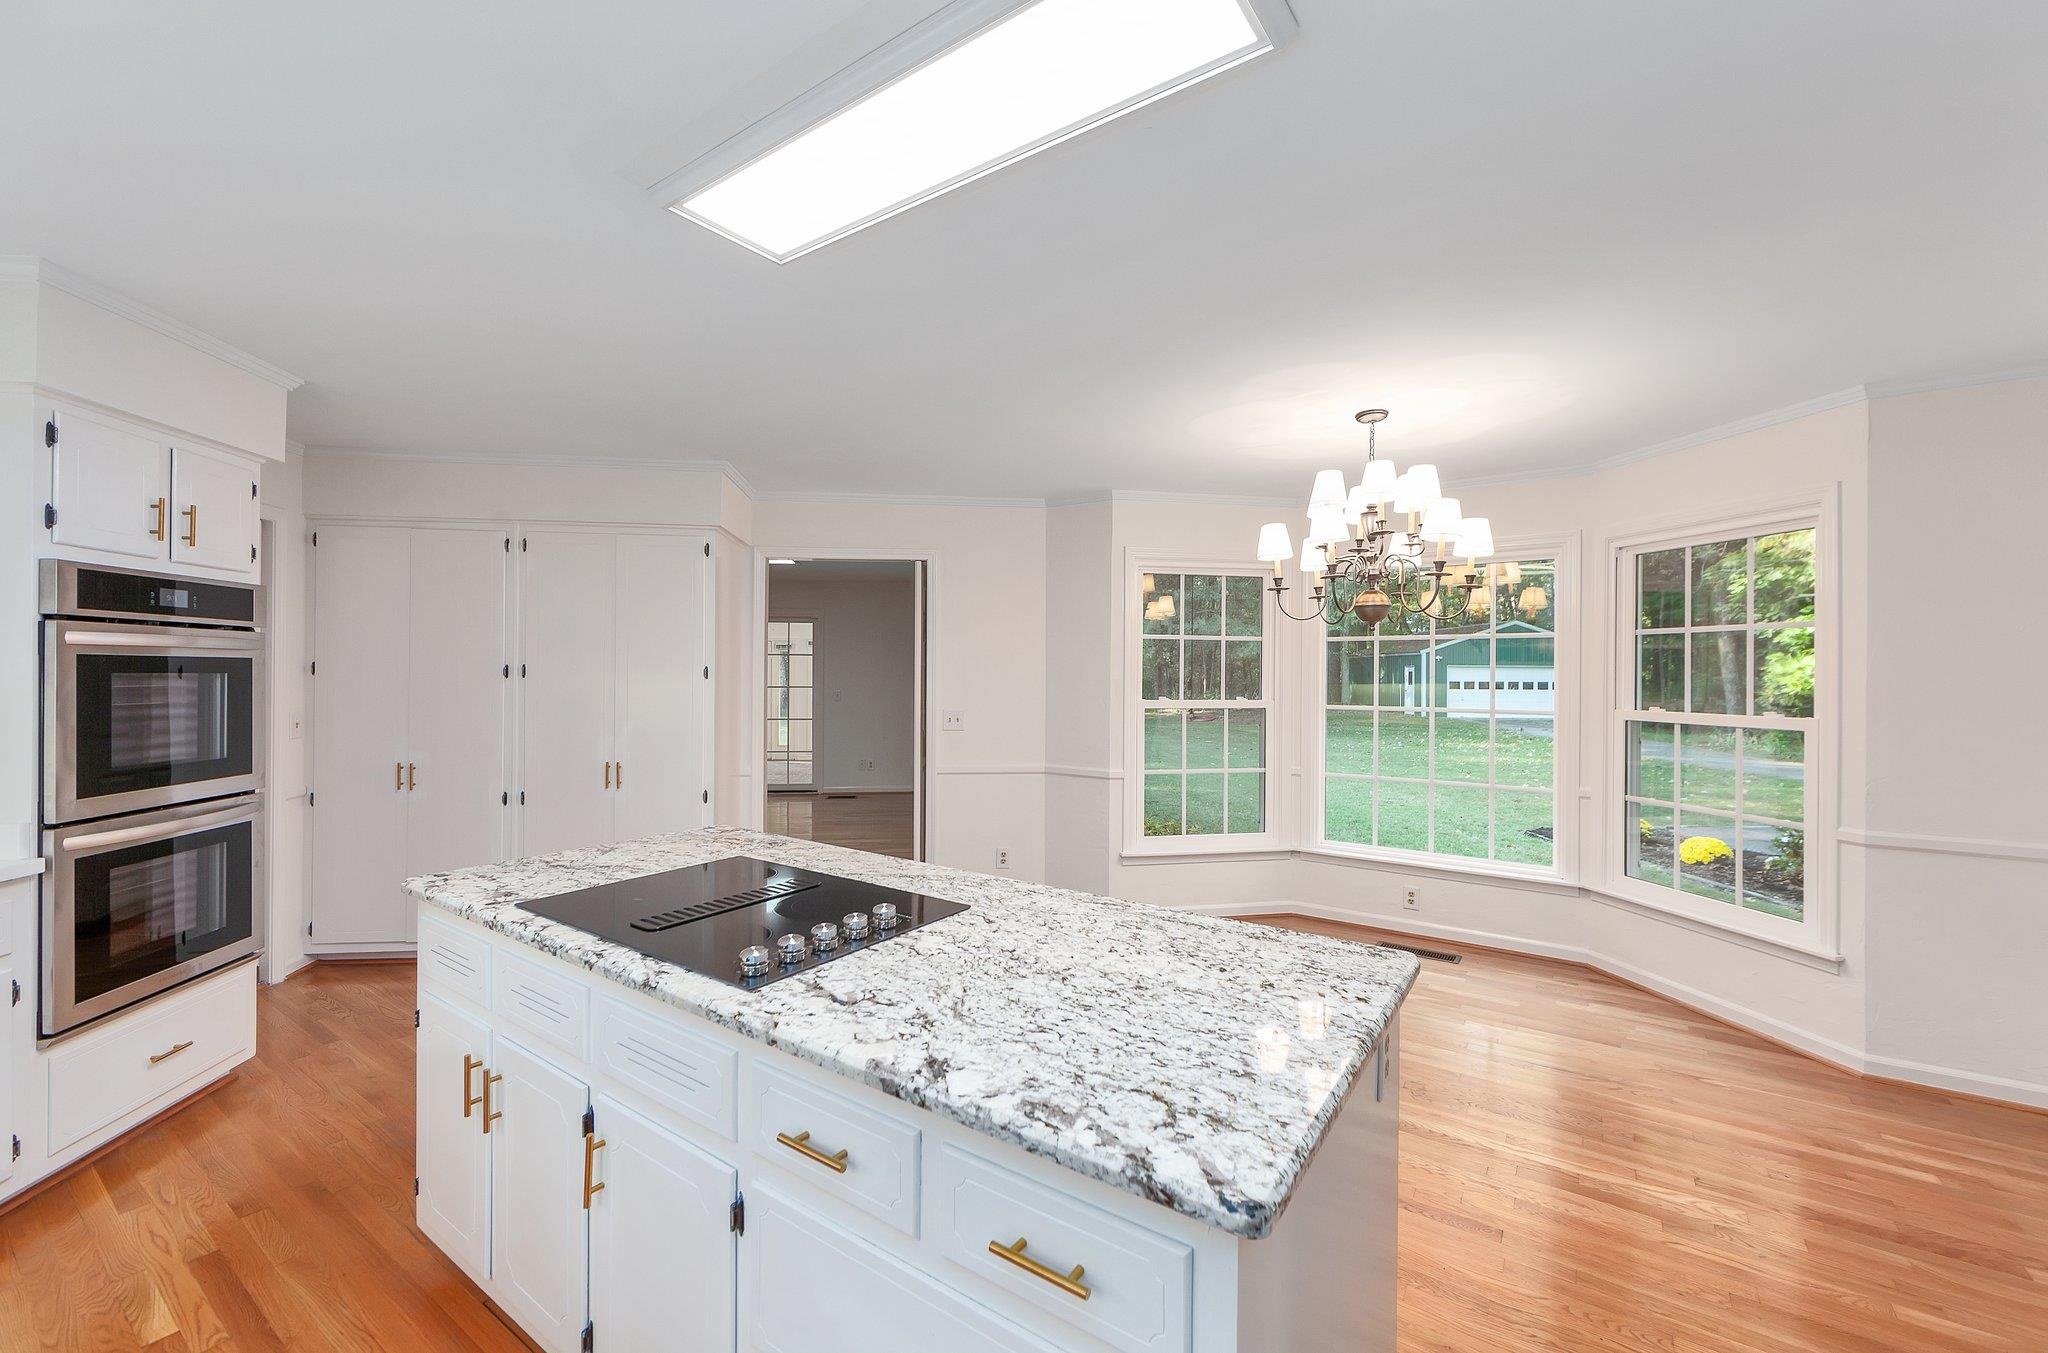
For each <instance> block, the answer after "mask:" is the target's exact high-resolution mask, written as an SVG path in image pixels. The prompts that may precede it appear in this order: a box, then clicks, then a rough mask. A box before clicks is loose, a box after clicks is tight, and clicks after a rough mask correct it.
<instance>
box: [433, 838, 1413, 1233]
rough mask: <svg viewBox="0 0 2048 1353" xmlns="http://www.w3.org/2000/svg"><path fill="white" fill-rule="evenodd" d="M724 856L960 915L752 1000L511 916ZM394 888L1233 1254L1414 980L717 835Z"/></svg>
mask: <svg viewBox="0 0 2048 1353" xmlns="http://www.w3.org/2000/svg"><path fill="white" fill-rule="evenodd" d="M729 855H751V856H754V857H756V858H758V859H763V860H769V861H772V862H774V863H777V864H785V865H791V866H794V867H797V868H800V869H810V870H815V871H817V872H820V873H827V874H837V875H840V876H842V877H846V878H853V879H860V880H863V881H866V882H869V883H875V884H880V885H883V886H885V887H894V888H901V889H905V890H907V891H914V892H922V893H925V894H927V895H930V896H935V897H943V898H950V899H952V900H954V901H957V902H964V903H966V904H967V905H968V907H969V910H968V911H965V912H963V913H961V914H959V915H957V916H950V917H947V918H945V919H943V920H940V921H936V922H932V923H930V924H929V925H927V926H924V927H921V928H919V929H917V930H914V931H911V932H909V933H907V934H905V935H903V936H901V937H899V938H896V939H892V940H890V941H889V942H888V943H887V944H884V945H878V946H877V947H876V948H874V949H872V950H869V951H867V952H865V953H863V954H861V955H859V956H857V957H855V956H849V957H848V958H847V959H842V960H840V961H839V962H836V963H828V964H825V965H823V966H821V967H819V968H817V969H815V970H813V971H809V972H805V973H801V974H799V975H797V976H795V977H789V978H785V979H783V980H781V981H779V982H775V983H773V984H772V985H769V986H767V987H763V988H762V989H761V990H759V991H753V992H746V991H741V990H739V989H738V988H737V987H731V986H727V985H726V984H725V983H723V982H719V981H717V980H715V979H713V978H709V977H705V976H702V975H700V974H697V973H693V972H690V971H688V970H687V969H683V968H678V967H676V966H674V965H672V964H669V963H664V962H661V961H659V960H656V959H651V958H648V957H646V956H644V955H642V954H638V953H635V952H634V951H632V950H630V949H627V948H624V947H622V946H620V945H616V944H612V943H609V942H607V941H604V940H600V939H597V938H596V937H594V936H592V935H590V934H588V933H586V932H584V931H581V930H577V929H575V928H573V927H571V926H567V925H563V924H561V923H559V922H555V921H549V920H545V919H543V918H541V917H538V916H535V915H534V914H532V913H531V912H527V911H523V910H520V909H519V908H518V907H517V905H516V904H517V903H519V902H522V901H527V900H531V899H534V898H540V897H547V896H551V895H553V894H555V893H563V892H570V891H573V890H575V889H578V888H587V887H591V886H593V885H596V884H600V883H610V882H614V881H617V880H619V879H627V878H634V877H637V876H640V875H644V874H654V873H660V872H662V871H664V870H668V869H678V868H681V867H683V866H685V865H692V864H701V863H703V862H705V861H708V860H716V859H721V858H723V857H725V856H729ZM405 887H406V891H407V892H408V893H410V894H411V895H412V896H414V897H416V898H419V899H421V900H424V901H426V902H428V903H430V904H432V905H434V906H436V907H440V908H442V909H443V910H445V911H448V912H452V913H453V914H455V915H457V916H459V917H462V918H463V919H465V920H469V921H473V922H476V923H478V924H480V925H483V926H486V927H488V928H489V929H492V930H495V931H497V932H499V933H500V934H503V935H506V936H509V937H511V938H512V939H515V940H517V941H519V942H521V943H523V944H527V945H531V946H532V947H534V948H536V949H540V950H543V951H545V952H547V953H550V954H553V955H555V956H556V957H558V958H562V959H565V960H567V961H569V962H571V963H575V964H578V965H580V966H582V967H585V968H588V969H590V970H591V971H592V972H594V973H596V974H598V975H600V976H602V977H605V978H607V979H609V980H611V981H614V982H617V983H619V984H620V985H622V986H626V987H631V988H632V989H633V990H635V991H641V992H645V993H647V994H648V995H651V996H653V997H655V998H656V999H658V1000H662V1001H666V1002H668V1003H669V1004H671V1005H674V1006H677V1007H680V1008H681V1009H684V1010H687V1011H689V1012H690V1013H692V1014H695V1015H699V1016H702V1017H703V1018H705V1019H709V1020H713V1021H715V1022H716V1023H719V1024H722V1025H724V1026H726V1027H727V1028H729V1029H733V1030H735V1031H737V1032H739V1033H741V1034H744V1035H745V1036H747V1037H749V1038H754V1039H758V1040H760V1041H761V1042H763V1043H766V1044H768V1045H770V1046H771V1047H776V1048H780V1049H782V1050H783V1051H785V1052H788V1053H791V1054H793V1055H795V1056H797V1057H801V1058H803V1059H804V1060H805V1061H808V1062H812V1063H814V1064H816V1065H818V1066H821V1067H824V1068H826V1069H827V1070H830V1071H834V1072H837V1073H839V1074H841V1075H844V1076H848V1077H851V1078H853V1079H855V1080H859V1081H862V1082H864V1083H866V1084H868V1085H872V1086H874V1087H875V1088H876V1089H878V1090H881V1091H882V1092H883V1093H885V1094H889V1095H893V1096H895V1097H896V1098H897V1099H901V1100H904V1101H905V1102H907V1103H911V1104H915V1105H918V1106H920V1107H922V1108H926V1109H929V1110H931V1111H932V1112H933V1113H936V1114H939V1115H941V1116H942V1117H945V1118H949V1119H952V1120H953V1121H954V1122H957V1123H961V1124H964V1125H965V1126H967V1127H969V1128H972V1129H974V1130H975V1131H977V1132H981V1133H985V1134H987V1135H988V1136H991V1137H995V1138H997V1139H999V1140H1002V1141H1006V1142H1010V1143H1013V1144H1015V1145H1017V1146H1020V1147H1022V1148H1023V1149H1025V1150H1027V1151H1030V1152H1033V1153H1035V1154H1037V1155H1040V1156H1044V1157H1046V1158H1048V1159H1050V1160H1053V1161H1057V1162H1058V1163H1060V1164H1061V1165H1064V1166H1066V1167H1068V1168H1069V1169H1072V1170H1075V1171H1078V1172H1079V1173H1081V1174H1085V1175H1088V1176H1089V1177H1091V1178H1094V1179H1099V1180H1103V1181H1104V1182H1106V1183H1108V1184H1111V1185H1113V1186H1115V1187H1117V1188H1121V1189H1124V1190H1126V1191H1128V1192H1131V1193H1135V1194H1138V1195H1139V1196H1141V1197H1144V1198H1149V1199H1151V1200H1153V1201H1155V1202H1158V1203H1162V1204H1164V1205H1165V1206H1167V1207H1171V1208H1173V1209H1174V1210H1176V1211H1178V1212H1182V1213H1185V1214H1187V1215H1188V1216H1190V1217H1194V1218H1197V1219H1199V1220H1201V1221H1204V1222H1207V1223H1208V1224H1210V1225H1212V1226H1215V1227H1218V1228H1220V1229H1222V1230H1224V1231H1227V1232H1229V1233H1230V1234H1232V1235H1237V1236H1244V1237H1248V1238H1256V1237H1259V1236H1263V1235H1265V1234H1266V1233H1267V1232H1268V1231H1270V1230H1271V1229H1272V1226H1273V1222H1274V1220H1275V1219H1276V1218H1277V1217H1278V1216H1279V1215H1280V1211H1281V1209H1282V1208H1283V1207H1285V1206H1286V1204H1287V1199H1288V1195H1289V1194H1290V1192H1291V1191H1292V1190H1293V1188H1294V1186H1295V1184H1296V1182H1297V1181H1298V1180H1299V1179H1300V1177H1301V1174H1302V1171H1303V1170H1304V1168H1305V1167H1306V1166H1307V1164H1308V1160H1309V1157H1310V1155H1311V1154H1312V1153H1313V1152H1314V1150H1315V1148H1316V1144H1317V1142H1318V1141H1320V1140H1321V1138H1322V1134H1323V1132H1324V1130H1325V1129H1326V1128H1327V1127H1328V1126H1329V1124H1330V1122H1331V1120H1332V1119H1333V1118H1335V1116H1336V1113H1337V1110H1338V1108H1339V1106H1340V1105H1341V1104H1342V1103H1343V1101H1344V1096H1345V1094H1346V1092H1347V1091H1348V1090H1349V1089H1350V1087H1351V1083H1352V1080H1353V1078H1354V1077H1356V1076H1357V1075H1358V1073H1359V1070H1360V1068H1361V1067H1362V1066H1364V1065H1365V1064H1366V1060H1367V1058H1368V1057H1369V1056H1370V1054H1371V1052H1372V1048H1373V1045H1374V1043H1375V1042H1376V1041H1377V1040H1378V1039H1379V1037H1380V1035H1381V1033H1382V1032H1383V1031H1384V1030H1385V1029H1386V1027H1387V1024H1388V1023H1389V1021H1391V1020H1392V1019H1393V1017H1394V1012H1395V1010H1396V1009H1397V1008H1398V1007H1399V1005H1400V1003H1401V1001H1402V999H1403V998H1404V997H1405V996H1406V995H1407V993H1408V989H1409V987H1410V986H1411V985H1413V983H1414V981H1415V973H1416V968H1417V966H1418V964H1417V960H1416V959H1415V957H1414V956H1413V955H1412V954H1408V953H1404V952H1402V951H1400V950H1396V949H1385V948H1380V947H1378V946H1374V945H1364V944H1356V943H1351V942H1349V941H1345V940H1337V939H1329V938H1325V937H1323V936H1317V935H1303V934H1297V933H1292V932H1287V931H1280V930H1275V929H1272V928H1269V927H1264V926H1255V925H1250V924H1246V923H1244V922H1239V921H1230V920H1225V919H1222V918H1220V917H1211V916H1198V915H1193V914H1190V913H1187V912H1176V911H1170V910H1166V909H1163V908H1159V907H1152V906H1147V905H1144V904H1141V903H1136V902H1120V901H1116V900H1114V899H1111V898H1105V897H1095V896H1092V895H1090V894H1087V893H1077V892H1070V891H1067V890H1065V889H1060V888H1049V887H1045V886H1043V885H1039V884H1032V883H1023V882H1019V881H1018V880H1015V879H1006V878H996V877H991V876H989V875H985V874H971V873H967V872H964V871H962V870H957V869H942V868H940V867H938V866H936V865H927V864H915V863H911V862H909V861H905V860H896V859H890V858H887V857H885V856H880V855H870V854H867V853H866V852H863V851H856V850H846V849H842V848H840V847H837V846H825V845H819V844H816V843H814V842H810V841H797V840H792V839H790V838H788V837H781V836H766V835H762V834H760V833H756V832H747V831H738V830H734V829H730V828H721V827H713V828H706V829H704V830H701V831H693V832H685V833H681V834H679V835H674V836H657V837H649V838H647V839H644V840H639V841H628V842H622V843H620V844H617V845H610V846H599V847H594V848H592V849H588V850H575V851H565V852H563V853H562V854H559V855H545V856H538V857H535V858H532V859H526V860H514V861H510V862H508V863H505V864H495V865H486V866H483V867H481V868H477V869H464V870H458V871H455V872H453V873H446V874H429V875H426V876H424V877H422V878H416V879H411V880H408V881H407V883H406V885H405Z"/></svg>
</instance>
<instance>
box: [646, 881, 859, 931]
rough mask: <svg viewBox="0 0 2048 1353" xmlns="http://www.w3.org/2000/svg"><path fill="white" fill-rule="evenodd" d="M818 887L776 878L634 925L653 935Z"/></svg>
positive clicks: (663, 913)
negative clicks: (757, 885)
mask: <svg viewBox="0 0 2048 1353" xmlns="http://www.w3.org/2000/svg"><path fill="white" fill-rule="evenodd" d="M817 886H818V885H817V884H815V883H810V882H806V881H805V880H803V879H774V880H772V881H770V882H768V883H764V884H762V885H761V886H760V887H758V888H749V889H747V891H745V892H743V893H730V894H727V895H726V896H724V897H714V898H712V899H711V900H710V901H708V902H692V903H691V904H690V905H689V906H687V907H677V908H675V909H674V910H672V911H659V912H656V913H655V914H654V915H652V916H643V917H641V918H640V919H639V920H637V921H634V922H633V923H632V925H633V929H635V930H644V931H646V932H647V933H649V934H654V933H656V932H659V931H663V930H673V929H675V928H676V927H677V926H679V925H687V924H689V923H690V922H691V921H701V920H703V919H704V918H705V917H707V916H722V915H724V914H725V913H726V912H729V911H738V910H739V909H740V908H742V907H751V906H754V905H755V904H757V903H760V902H772V901H774V900H775V899H776V898H779V897H788V896H789V895H790V894H792V893H801V892H805V891H808V890H809V889H812V888H815V887H817Z"/></svg>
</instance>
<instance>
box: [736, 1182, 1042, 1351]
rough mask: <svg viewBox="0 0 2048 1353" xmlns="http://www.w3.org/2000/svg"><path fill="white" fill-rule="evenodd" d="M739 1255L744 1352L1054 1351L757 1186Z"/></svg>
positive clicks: (752, 1191)
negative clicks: (744, 1335) (743, 1305)
mask: <svg viewBox="0 0 2048 1353" xmlns="http://www.w3.org/2000/svg"><path fill="white" fill-rule="evenodd" d="M740 1253H741V1264H742V1266H743V1268H744V1270H745V1272H744V1275H743V1282H744V1284H745V1287H746V1296H745V1308H744V1309H745V1316H744V1319H745V1323H746V1338H745V1340H744V1341H743V1342H742V1344H741V1347H743V1348H745V1349H748V1350H750V1351H751V1353H906V1350H910V1349H918V1350H924V1349H932V1350H938V1349H944V1350H945V1353H1054V1348H1053V1345H1051V1344H1049V1343H1044V1342H1041V1341H1040V1340H1038V1339H1036V1338H1034V1337H1032V1336H1031V1335H1028V1334H1026V1333H1025V1332H1024V1331H1022V1330H1020V1329H1018V1328H1017V1327H1016V1326H1014V1325H1011V1324H1009V1323H1008V1322H1006V1321H1003V1320H999V1319H997V1318H996V1317H994V1316H992V1315H990V1314H988V1313H987V1312H986V1311H983V1310H982V1309H981V1308H980V1307H978V1306H974V1305H972V1304H970V1303H968V1302H966V1301H964V1300H962V1299H961V1298H959V1297H957V1296H955V1295H953V1294H952V1293H950V1292H948V1291H946V1290H944V1289H943V1288H940V1287H938V1286H937V1285H935V1284H933V1283H931V1282H930V1281H928V1280H926V1279H925V1278H924V1277H922V1276H921V1275H919V1274H917V1273H914V1272H912V1271H911V1270H910V1269H908V1268H906V1267H904V1266H903V1265H901V1264H899V1263H897V1262H896V1261H895V1260H893V1259H890V1258H888V1257H887V1256H885V1255H883V1254H881V1253H879V1252H878V1251H876V1250H873V1249H870V1248H869V1247H868V1246H867V1245H866V1244H865V1243H864V1242H862V1241H859V1240H856V1239H855V1238H854V1237H853V1236H852V1235H851V1234H849V1233H848V1232H845V1231H842V1230H840V1229H839V1228H838V1227H836V1226H834V1225H832V1224H831V1223H829V1222H826V1221H822V1220H820V1219H819V1218H818V1217H817V1216H816V1215H814V1214H813V1213H812V1212H810V1211H808V1210H806V1209H804V1208H802V1207H800V1206H799V1205H798V1204H796V1203H795V1202H794V1201H792V1200H791V1199H789V1198H787V1197H785V1196H784V1195H782V1194H781V1193H779V1192H776V1191H775V1190H774V1189H772V1188H769V1187H766V1186H764V1185H761V1184H759V1183H753V1184H749V1185H748V1187H747V1237H746V1244H745V1245H743V1246H741V1249H740Z"/></svg>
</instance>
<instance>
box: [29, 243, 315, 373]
mask: <svg viewBox="0 0 2048 1353" xmlns="http://www.w3.org/2000/svg"><path fill="white" fill-rule="evenodd" d="M0 277H16V278H25V279H33V280H35V281H38V282H41V283H42V284H43V285H44V286H46V287H51V288H54V289H55V290H57V291H61V292H63V293H65V294H66V295H68V296H76V297H77V298H78V299H79V300H81V301H85V302H86V303H88V304H90V305H96V306H98V307H99V308H100V309H102V310H105V311H107V312H109V313H111V314H115V315H119V316H120V317H121V318H122V319H125V320H129V321H132V322H133V323H136V324H140V325H141V326H142V327H143V328H145V329H153V330H155V331H156V332H157V333H160V334H162V335H163V336H164V337H166V338H174V339H176V340H177V341H178V342H180V343H183V344H184V345H185V346H187V347H189V348H195V349H197V350H198V351H200V352H203V353H205V354H206V355H207V356H209V357H214V358H218V359H219V360H221V361H223V362H226V363H227V364H228V365H230V366H236V367H240V368H241V369H242V370H244V371H246V372H248V373H249V374H250V375H252V376H260V377H262V378H263V379H264V380H266V381H269V382H270V383H271V384H272V385H275V386H276V387H278V388H279V389H280V390H284V391H286V392H290V391H293V390H296V389H298V388H299V387H300V386H302V385H304V384H305V383H306V382H305V378H304V377H301V376H294V375H293V374H292V373H291V372H289V371H286V370H285V369H284V368H283V367H281V366H275V365H273V364H271V363H269V362H266V361H264V360H263V359H262V358H261V357H258V356H256V355H255V354H253V353H249V352H244V351H243V350H242V349H240V348H238V347H236V346H235V345H234V344H232V343H228V342H225V341H224V340H222V339H218V338H215V337H214V336H213V335H212V334H210V333H207V332H205V331H204V330H202V329H195V328H193V327H192V326H191V325H189V324H186V323H185V322H183V321H182V320H177V319H173V318H172V317H171V316H169V315H166V314H165V313H164V312H163V311H161V310H158V309H156V308H154V307H152V306H147V305H144V304H143V303H142V302H140V301H138V300H135V299H134V298H133V297H130V296H124V295H122V294H121V293H120V292H118V291H114V290H112V289H111V288H108V287H103V286H101V285H100V284H99V283H97V282H95V281H93V280H91V279H90V278H86V277H81V276H79V275H78V274H77V273H75V272H72V271H71V270H70V269H69V268H62V267H59V266H58V265H56V264H55V263H52V262H50V261H49V260H48V259H46V258H37V257H35V256H34V255H32V254H28V255H13V256H9V257H5V258H0Z"/></svg>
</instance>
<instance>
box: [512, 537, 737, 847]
mask: <svg viewBox="0 0 2048 1353" xmlns="http://www.w3.org/2000/svg"><path fill="white" fill-rule="evenodd" d="M521 539H522V541H523V545H524V548H523V549H522V550H521V551H520V578H521V605H520V610H521V615H522V618H523V622H524V623H523V626H522V648H521V653H520V662H521V666H522V670H523V671H524V672H525V677H524V679H523V680H522V682H521V683H520V685H521V689H520V699H521V714H520V748H521V752H522V756H523V760H522V764H521V767H520V776H519V779H520V786H521V788H522V789H523V790H524V791H525V795H526V800H525V807H524V810H523V813H522V822H523V831H522V835H521V842H520V853H522V854H525V855H542V854H546V853H548V852H550V851H556V850H568V849H573V848H575V847H577V846H591V845H601V844H603V843H605V842H608V841H624V840H631V839H632V838H634V837H637V836H647V835H650V834H652V833H655V832H669V831H683V830H686V829H688V828H690V827H697V826H702V825H704V824H705V823H707V822H708V821H709V820H710V817H709V813H710V788H711V776H710V712H711V703H710V695H709V692H710V684H711V683H710V677H709V672H710V662H711V655H710V648H709V643H708V640H707V639H706V634H707V631H708V627H709V620H710V612H709V605H710V602H709V596H710V593H709V588H708V585H707V584H708V582H709V578H710V563H711V561H710V558H709V556H708V555H707V554H706V552H705V549H706V542H705V540H704V538H703V537H701V536H685V535H668V534H652V533H647V534H639V533H597V532H586V531H566V530H562V531H557V530H533V531H528V532H527V533H526V534H525V535H524V536H522V538H521Z"/></svg>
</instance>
